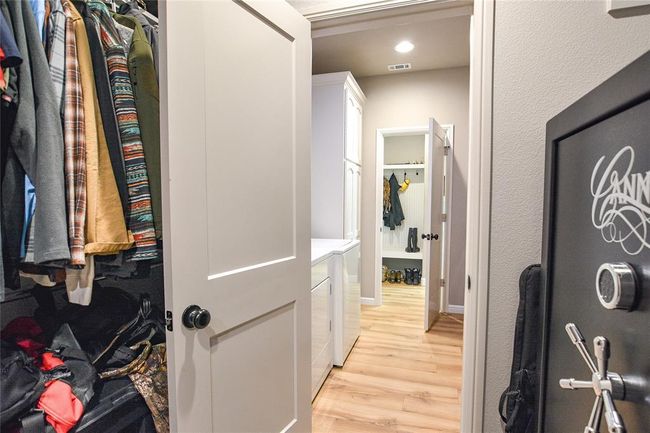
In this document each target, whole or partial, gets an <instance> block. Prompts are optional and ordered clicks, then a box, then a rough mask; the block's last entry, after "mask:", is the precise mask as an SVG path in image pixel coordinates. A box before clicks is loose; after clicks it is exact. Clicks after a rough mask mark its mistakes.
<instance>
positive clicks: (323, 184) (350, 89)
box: [311, 72, 365, 239]
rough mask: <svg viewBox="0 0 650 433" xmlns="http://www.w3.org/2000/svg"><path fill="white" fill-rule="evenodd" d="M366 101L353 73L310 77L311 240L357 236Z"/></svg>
mask: <svg viewBox="0 0 650 433" xmlns="http://www.w3.org/2000/svg"><path fill="white" fill-rule="evenodd" d="M364 102H365V96H364V95H363V92H362V91H361V89H360V88H359V85H358V84H357V82H356V81H355V80H354V77H352V74H350V73H349V72H337V73H332V74H322V75H314V76H313V77H312V155H311V167H312V172H311V198H312V204H311V211H312V238H321V239H358V238H359V232H360V230H359V221H360V199H361V194H360V191H361V148H362V146H361V142H362V141H361V139H362V126H363V125H362V115H363V104H364Z"/></svg>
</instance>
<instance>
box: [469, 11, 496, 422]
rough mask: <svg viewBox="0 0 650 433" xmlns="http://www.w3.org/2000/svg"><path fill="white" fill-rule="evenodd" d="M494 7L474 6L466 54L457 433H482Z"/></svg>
mask: <svg viewBox="0 0 650 433" xmlns="http://www.w3.org/2000/svg"><path fill="white" fill-rule="evenodd" d="M494 1H495V0H484V1H476V2H474V15H473V17H472V26H471V36H470V41H471V49H470V50H471V51H470V115H469V119H470V120H469V124H470V131H469V166H468V173H469V178H468V182H467V241H466V252H465V254H466V256H465V257H466V268H467V275H468V277H469V278H471V288H467V287H466V292H465V311H466V314H465V321H464V333H463V334H464V337H463V338H464V350H463V388H462V391H461V432H462V433H474V432H481V431H483V408H484V400H485V356H486V337H487V335H486V333H487V313H488V277H489V257H490V201H491V169H492V167H491V159H492V82H493V77H492V68H493V63H494V58H493V55H494Z"/></svg>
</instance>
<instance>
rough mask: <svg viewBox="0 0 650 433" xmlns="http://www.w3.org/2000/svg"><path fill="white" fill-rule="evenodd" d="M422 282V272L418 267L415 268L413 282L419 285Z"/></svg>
mask: <svg viewBox="0 0 650 433" xmlns="http://www.w3.org/2000/svg"><path fill="white" fill-rule="evenodd" d="M421 282H422V274H421V273H420V270H419V269H418V268H413V284H414V285H416V286H419V285H420V283H421Z"/></svg>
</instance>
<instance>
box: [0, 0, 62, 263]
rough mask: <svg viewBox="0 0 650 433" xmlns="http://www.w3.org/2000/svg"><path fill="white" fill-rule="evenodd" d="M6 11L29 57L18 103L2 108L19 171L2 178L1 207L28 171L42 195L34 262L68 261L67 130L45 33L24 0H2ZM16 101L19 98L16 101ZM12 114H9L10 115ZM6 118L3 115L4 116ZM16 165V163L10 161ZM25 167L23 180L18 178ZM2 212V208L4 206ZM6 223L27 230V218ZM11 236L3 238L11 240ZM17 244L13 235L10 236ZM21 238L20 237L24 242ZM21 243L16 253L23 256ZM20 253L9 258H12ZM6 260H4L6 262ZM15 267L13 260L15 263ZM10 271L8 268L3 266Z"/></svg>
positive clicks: (37, 213) (10, 248)
mask: <svg viewBox="0 0 650 433" xmlns="http://www.w3.org/2000/svg"><path fill="white" fill-rule="evenodd" d="M2 6H3V12H4V11H7V12H8V15H9V17H10V21H11V25H12V30H13V35H14V37H15V40H16V42H17V46H18V48H19V50H20V52H22V53H27V54H28V55H27V56H26V57H25V58H24V59H23V63H22V64H21V65H20V66H19V67H18V68H17V74H18V76H19V77H20V79H19V80H18V95H17V97H18V98H19V103H16V104H12V106H10V107H3V109H5V108H6V109H8V110H15V113H13V116H15V117H14V118H13V119H11V120H10V122H11V123H10V124H8V125H5V124H4V122H3V128H8V129H9V130H10V134H9V137H8V145H9V147H10V148H11V150H12V151H13V153H12V154H9V155H8V160H7V164H9V158H13V157H14V156H15V158H16V160H17V161H16V162H18V163H19V165H20V170H14V173H13V176H15V177H14V178H8V177H7V174H8V173H7V172H5V176H4V178H3V185H2V187H3V197H2V198H3V208H4V207H5V202H6V201H5V192H7V193H9V196H8V199H7V200H8V201H9V202H10V203H12V202H13V203H15V202H16V201H17V200H16V198H15V197H14V195H23V196H24V191H25V189H24V188H25V185H24V174H26V175H27V176H28V177H29V179H30V180H31V181H32V182H33V183H34V186H35V189H36V191H38V192H39V195H40V196H41V198H40V199H39V203H38V205H37V206H36V209H35V214H34V217H33V224H34V233H35V240H34V245H33V248H34V262H35V263H39V264H40V263H48V262H60V261H67V260H68V259H69V258H70V251H69V249H68V243H67V224H66V209H65V187H64V175H63V170H62V167H63V133H62V128H61V122H60V116H59V114H58V113H59V112H58V103H57V98H56V94H55V91H54V86H53V83H52V80H51V78H50V72H49V66H48V63H47V58H46V56H45V51H44V49H43V44H42V36H41V33H40V32H39V29H38V28H37V25H36V20H35V19H34V15H33V13H32V10H31V8H30V6H29V4H28V3H27V1H26V0H21V1H4V2H2ZM16 102H17V101H16ZM9 116H10V117H11V116H12V115H11V114H10V115H9ZM3 120H4V119H3ZM12 164H13V163H12ZM13 168H14V169H16V167H13ZM20 171H23V179H18V177H17V175H19V174H20V173H19V172H20ZM24 209H25V207H24V205H22V206H17V207H16V208H14V209H11V210H9V211H8V212H9V213H12V212H13V213H19V212H20V213H21V215H24ZM3 211H4V209H3ZM8 222H9V223H10V225H9V226H7V222H6V221H3V229H4V231H5V233H8V232H13V233H23V226H24V223H25V221H24V219H23V218H22V217H21V218H20V222H19V220H18V219H17V218H15V215H14V218H11V217H10V216H9V218H8ZM9 240H10V236H6V237H5V241H9ZM11 241H12V242H15V239H11ZM20 241H21V239H19V240H18V242H19V243H20ZM4 247H5V251H10V252H13V253H14V254H15V252H16V246H15V245H5V246H4ZM19 250H20V245H18V256H19V255H20V251H19ZM15 259H16V257H10V261H14V260H15ZM5 264H6V262H5ZM14 266H15V263H14ZM5 271H6V270H5Z"/></svg>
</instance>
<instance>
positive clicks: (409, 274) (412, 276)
mask: <svg viewBox="0 0 650 433" xmlns="http://www.w3.org/2000/svg"><path fill="white" fill-rule="evenodd" d="M404 274H405V275H406V278H404V282H405V283H406V284H408V285H409V286H419V285H420V282H421V281H422V273H420V270H419V269H418V268H406V269H404Z"/></svg>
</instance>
